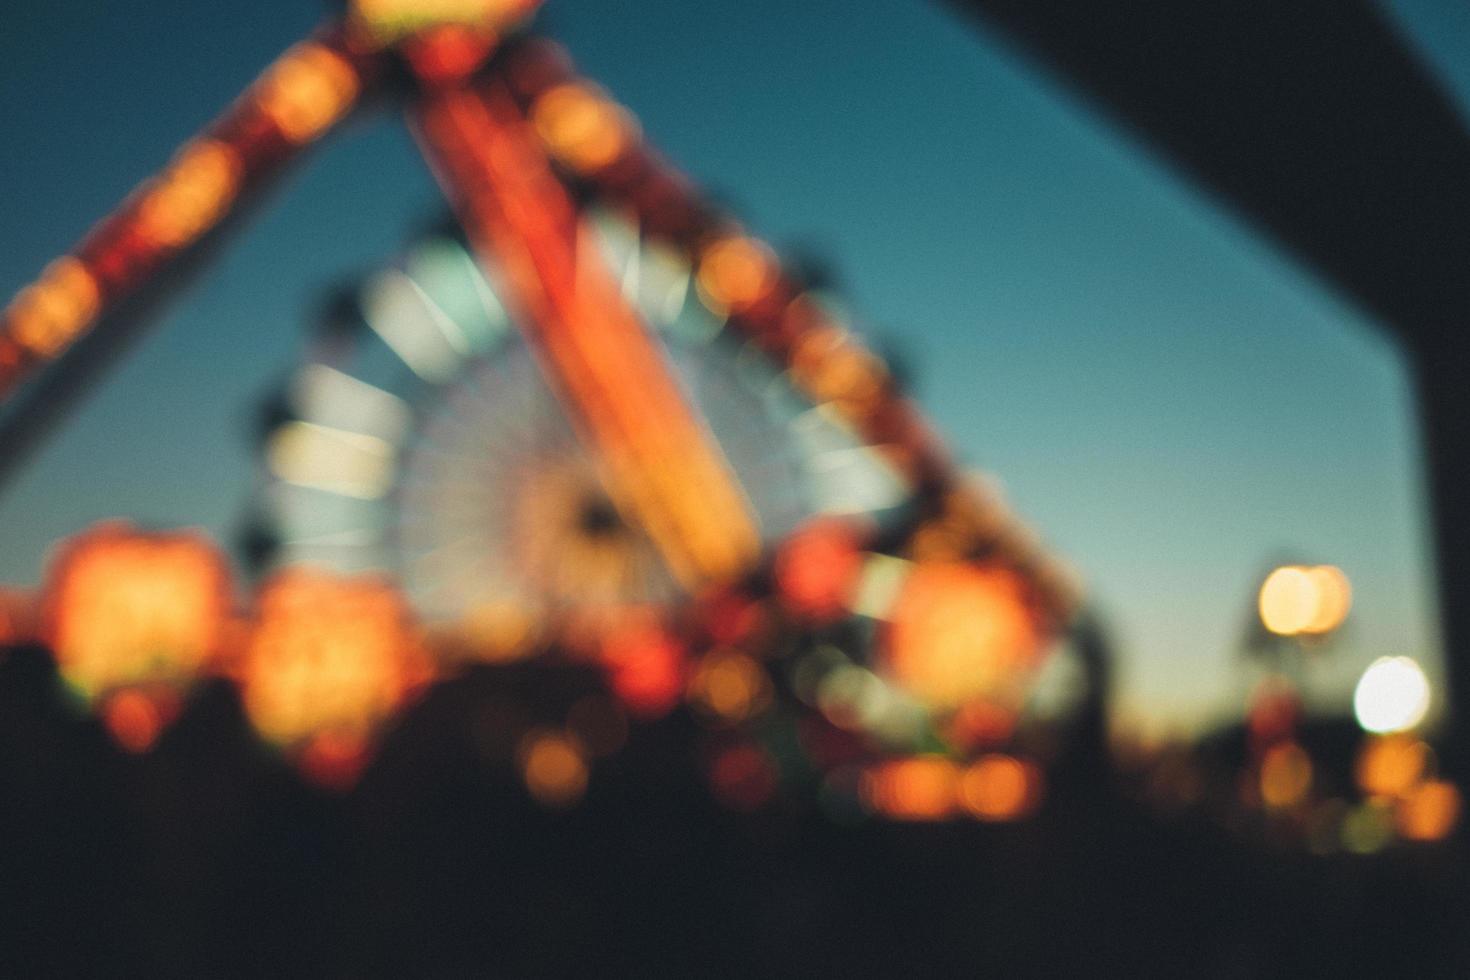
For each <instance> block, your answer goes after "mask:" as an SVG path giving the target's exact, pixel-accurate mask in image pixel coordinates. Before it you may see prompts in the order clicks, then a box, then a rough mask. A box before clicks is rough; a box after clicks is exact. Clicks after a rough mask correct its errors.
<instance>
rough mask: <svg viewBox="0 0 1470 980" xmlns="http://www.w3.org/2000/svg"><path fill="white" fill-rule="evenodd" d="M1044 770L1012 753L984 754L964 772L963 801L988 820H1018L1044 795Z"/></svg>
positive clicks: (961, 789)
mask: <svg viewBox="0 0 1470 980" xmlns="http://www.w3.org/2000/svg"><path fill="white" fill-rule="evenodd" d="M1041 788H1042V776H1041V770H1040V769H1038V768H1037V767H1036V766H1035V765H1033V764H1031V763H1028V762H1023V761H1021V760H1020V759H1017V758H1016V757H1014V756H1011V755H1005V754H1002V753H998V752H997V753H991V754H989V755H984V756H981V757H980V758H979V759H977V760H976V761H975V762H974V763H972V764H971V765H970V766H969V767H968V768H966V769H965V771H964V772H963V773H962V774H961V776H960V779H959V787H958V794H959V797H958V798H959V802H960V805H961V806H963V807H964V808H965V810H966V811H967V812H968V813H970V814H971V815H972V816H974V817H977V818H979V819H981V820H987V821H995V822H999V821H1006V820H1017V819H1020V818H1021V817H1024V816H1026V815H1027V814H1029V813H1030V812H1031V811H1032V810H1034V809H1035V807H1036V806H1037V804H1038V803H1039V802H1040V799H1041Z"/></svg>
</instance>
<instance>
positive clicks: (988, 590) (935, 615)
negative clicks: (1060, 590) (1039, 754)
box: [884, 564, 1041, 709]
mask: <svg viewBox="0 0 1470 980" xmlns="http://www.w3.org/2000/svg"><path fill="white" fill-rule="evenodd" d="M890 618H891V622H890V624H889V628H888V633H887V637H886V640H887V642H886V644H885V647H884V653H885V658H886V662H887V666H888V669H889V671H890V672H891V673H892V675H893V678H894V679H895V680H896V681H897V682H898V684H899V685H901V686H902V687H904V688H905V689H906V690H908V691H909V692H910V693H911V694H913V695H914V696H915V697H916V698H918V699H919V700H920V701H923V702H924V703H925V704H927V705H929V706H930V707H932V708H938V709H951V708H957V707H959V706H960V705H961V704H963V703H964V702H965V701H968V700H970V699H971V698H974V697H979V696H985V695H993V694H996V693H998V692H999V691H1000V690H1001V689H1003V688H1006V687H1008V686H1010V685H1012V684H1013V683H1014V681H1015V680H1016V679H1017V677H1018V676H1019V675H1020V674H1021V673H1022V672H1023V671H1024V669H1025V668H1026V667H1027V666H1028V665H1029V664H1030V663H1031V662H1032V661H1033V660H1034V659H1035V657H1036V655H1037V654H1038V653H1039V651H1040V646H1041V634H1040V630H1039V628H1038V624H1037V622H1036V620H1035V618H1034V617H1033V615H1032V613H1031V611H1030V610H1029V608H1028V607H1027V605H1026V602H1025V587H1024V585H1023V583H1022V582H1021V581H1020V580H1019V578H1018V577H1017V576H1016V575H1015V574H1014V573H1012V572H1010V571H1007V570H1005V569H1002V568H998V567H996V568H983V567H977V566H971V565H960V564H917V565H915V566H914V568H913V571H912V572H911V573H910V574H909V577H908V580H907V581H906V582H905V583H904V586H903V589H902V591H901V592H900V593H899V596H898V601H897V602H896V603H895V605H894V608H893V610H892V611H891V613H890Z"/></svg>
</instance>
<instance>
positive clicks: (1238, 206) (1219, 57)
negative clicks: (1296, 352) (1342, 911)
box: [948, 0, 1470, 776]
mask: <svg viewBox="0 0 1470 980" xmlns="http://www.w3.org/2000/svg"><path fill="white" fill-rule="evenodd" d="M948 2H949V3H950V4H951V5H952V6H954V7H957V8H960V9H963V10H965V11H968V12H971V13H973V14H976V15H978V17H979V18H980V19H982V20H983V21H986V22H988V23H990V24H993V25H995V26H996V27H998V28H1000V30H1001V31H1003V32H1004V33H1005V34H1007V35H1009V36H1010V37H1011V38H1013V39H1014V40H1016V41H1018V42H1019V43H1020V45H1021V46H1022V47H1023V48H1025V49H1026V50H1028V51H1029V52H1030V53H1032V54H1034V55H1035V56H1037V57H1038V59H1039V60H1040V61H1041V62H1042V63H1044V64H1045V65H1046V66H1048V67H1049V68H1051V69H1052V70H1054V71H1056V72H1057V73H1058V74H1059V75H1061V76H1062V77H1063V78H1064V79H1065V80H1067V81H1068V82H1070V83H1071V84H1072V85H1074V86H1075V87H1076V88H1077V89H1078V90H1079V91H1080V92H1081V94H1082V95H1083V96H1084V97H1085V98H1086V99H1088V100H1089V101H1091V102H1093V103H1094V104H1096V105H1098V106H1099V107H1100V108H1101V109H1103V110H1104V111H1105V112H1106V113H1108V114H1110V115H1111V116H1112V117H1114V119H1115V120H1117V121H1119V122H1121V123H1122V124H1123V126H1124V127H1125V128H1126V129H1127V130H1129V131H1130V132H1132V133H1133V134H1135V135H1137V136H1140V137H1141V138H1142V139H1143V140H1144V141H1145V142H1147V143H1148V144H1149V145H1150V147H1152V148H1153V149H1155V150H1157V151H1159V152H1160V153H1161V154H1162V155H1163V156H1165V157H1166V158H1168V159H1169V160H1170V162H1172V163H1174V164H1175V165H1177V166H1178V167H1180V168H1181V169H1182V170H1183V171H1184V172H1185V173H1186V174H1187V175H1188V176H1189V177H1191V178H1192V179H1193V180H1194V181H1195V182H1196V183H1197V184H1198V185H1199V186H1200V187H1201V188H1202V189H1203V190H1205V191H1206V192H1207V193H1209V194H1210V195H1212V196H1214V197H1216V198H1217V199H1219V200H1220V201H1221V202H1223V203H1224V204H1225V205H1226V206H1227V207H1229V208H1230V209H1231V210H1233V211H1235V212H1236V213H1238V214H1239V215H1241V216H1242V217H1244V218H1245V219H1247V220H1248V221H1250V222H1252V223H1253V224H1255V225H1256V226H1257V227H1258V228H1259V229H1261V230H1262V231H1264V232H1265V233H1266V234H1267V235H1268V236H1270V237H1271V238H1273V239H1274V240H1275V241H1276V242H1277V243H1278V244H1280V245H1282V246H1285V248H1286V249H1288V250H1289V251H1290V252H1291V253H1293V254H1294V255H1295V256H1296V257H1297V258H1298V259H1300V260H1301V261H1303V262H1304V263H1305V264H1307V265H1308V266H1310V267H1311V268H1312V269H1313V270H1315V271H1316V272H1317V273H1318V274H1320V275H1322V276H1323V277H1325V278H1326V279H1327V280H1328V281H1329V282H1330V283H1331V284H1333V285H1334V286H1336V287H1337V288H1338V289H1340V290H1342V291H1343V292H1344V293H1345V294H1347V295H1348V296H1350V297H1351V298H1352V299H1354V300H1355V301H1357V302H1358V303H1360V304H1361V305H1362V306H1363V308H1364V309H1366V310H1367V311H1368V312H1370V313H1371V314H1373V315H1374V316H1376V317H1377V318H1378V319H1379V320H1380V322H1382V324H1383V325H1384V326H1385V327H1387V328H1388V329H1389V331H1390V332H1391V333H1392V334H1393V335H1394V336H1395V337H1396V338H1397V339H1398V340H1399V341H1400V342H1401V343H1402V345H1403V347H1404V349H1405V351H1406V352H1407V353H1408V355H1409V358H1410V362H1411V365H1412V371H1413V377H1414V380H1415V382H1416V383H1417V386H1418V394H1419V411H1420V416H1421V422H1422V426H1423V433H1424V436H1425V444H1426V449H1427V453H1428V463H1429V466H1428V476H1429V481H1430V490H1431V494H1430V496H1431V502H1432V508H1433V518H1434V522H1435V523H1434V530H1435V545H1436V551H1437V559H1438V567H1439V589H1440V598H1441V601H1440V614H1441V616H1442V619H1443V626H1444V642H1445V650H1446V656H1447V660H1448V665H1447V666H1448V674H1449V700H1450V703H1451V708H1452V719H1451V724H1452V745H1451V746H1450V749H1451V752H1450V758H1449V759H1447V761H1448V762H1449V763H1450V765H1451V766H1453V767H1454V768H1455V769H1456V770H1457V772H1458V774H1460V775H1462V776H1463V775H1467V774H1470V603H1466V602H1465V601H1464V600H1465V596H1467V595H1470V479H1467V478H1466V474H1467V473H1470V428H1467V426H1466V424H1465V420H1466V419H1467V418H1470V329H1467V327H1470V207H1467V204H1466V202H1467V201H1470V132H1467V126H1466V121H1465V118H1464V116H1463V115H1462V114H1461V113H1460V112H1459V111H1457V110H1456V108H1455V106H1454V105H1453V104H1452V103H1451V102H1450V100H1449V98H1447V96H1446V94H1445V92H1444V89H1443V86H1442V84H1441V83H1440V82H1439V81H1438V80H1437V79H1435V78H1434V77H1432V75H1431V73H1430V72H1429V71H1428V70H1427V69H1426V68H1425V67H1424V65H1423V64H1422V63H1421V61H1420V59H1419V58H1418V57H1417V56H1416V55H1415V54H1414V53H1413V52H1412V51H1411V49H1410V48H1409V46H1408V45H1407V44H1406V42H1405V40H1404V39H1403V37H1402V36H1401V34H1400V31H1399V30H1398V28H1397V27H1396V26H1395V25H1394V24H1393V23H1392V22H1391V21H1390V20H1389V17H1388V15H1387V13H1386V12H1385V11H1384V10H1383V8H1382V6H1381V5H1380V4H1378V3H1375V2H1372V0H1297V2H1293V3H1280V2H1279V0H1236V2H1232V3H1210V2H1203V3H1158V2H1153V0H1092V2H1088V0H948Z"/></svg>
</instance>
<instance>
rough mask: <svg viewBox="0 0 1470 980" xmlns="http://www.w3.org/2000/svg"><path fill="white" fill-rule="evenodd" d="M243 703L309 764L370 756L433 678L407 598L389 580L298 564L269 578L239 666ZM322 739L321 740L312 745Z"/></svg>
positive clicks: (258, 723) (270, 735)
mask: <svg viewBox="0 0 1470 980" xmlns="http://www.w3.org/2000/svg"><path fill="white" fill-rule="evenodd" d="M240 673H241V681H242V687H243V695H244V701H245V709H246V712H247V714H248V715H249V717H250V721H251V723H252V724H254V726H255V727H256V729H257V730H258V731H259V732H260V733H261V735H262V736H263V737H264V738H266V739H267V740H268V741H270V742H272V743H274V744H276V745H279V746H282V747H283V748H286V749H287V750H288V751H293V752H296V753H298V754H300V755H302V756H303V757H304V758H306V759H307V760H310V759H311V758H313V756H314V755H321V754H323V753H326V754H327V755H328V756H333V757H335V756H350V755H351V754H352V747H353V746H356V747H358V754H359V755H362V754H364V753H365V752H366V749H367V746H368V744H369V742H370V739H371V738H372V737H373V735H374V734H375V733H376V731H377V729H378V728H379V727H380V726H381V725H382V724H383V723H384V722H385V721H386V720H387V719H388V718H389V717H390V716H391V715H392V714H393V713H394V712H395V711H397V710H398V709H399V708H401V707H402V706H403V704H404V702H405V701H406V699H407V698H408V696H409V695H410V694H411V693H412V692H413V691H414V690H416V689H417V688H418V687H419V686H421V685H422V684H423V683H425V682H426V681H427V679H428V668H427V664H426V662H425V660H424V658H423V651H422V649H421V647H420V645H419V639H418V637H417V634H416V631H415V629H414V627H413V625H412V623H411V620H410V618H409V614H408V610H407V608H406V607H405V605H404V602H403V599H402V598H401V596H400V595H399V594H398V592H397V591H396V590H394V589H393V588H391V587H390V586H389V585H388V584H387V583H385V582H384V581H382V580H380V579H378V578H375V577H371V576H363V577H359V578H339V577H336V576H332V575H329V574H327V573H325V572H319V571H314V570H310V569H305V568H291V569H287V570H285V571H283V572H279V573H277V574H276V575H274V576H273V577H272V578H270V579H269V580H268V581H267V582H266V583H265V584H264V585H263V586H262V588H261V590H260V592H259V595H258V597H257V599H256V619H255V623H254V628H253V630H252V631H251V635H250V638H249V642H248V645H247V648H246V651H245V656H244V661H243V663H242V664H241V667H240ZM313 743H315V744H313Z"/></svg>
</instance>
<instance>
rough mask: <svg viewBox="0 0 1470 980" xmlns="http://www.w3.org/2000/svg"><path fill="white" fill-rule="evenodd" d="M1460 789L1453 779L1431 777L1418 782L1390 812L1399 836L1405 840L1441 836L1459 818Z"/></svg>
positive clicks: (1445, 835)
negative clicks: (1430, 779)
mask: <svg viewBox="0 0 1470 980" xmlns="http://www.w3.org/2000/svg"><path fill="white" fill-rule="evenodd" d="M1460 808H1461V799H1460V791H1459V790H1458V789H1456V788H1455V785H1454V784H1453V783H1449V782H1444V781H1440V780H1432V781H1429V782H1424V783H1420V784H1419V785H1418V786H1417V787H1415V788H1414V789H1413V790H1411V791H1410V792H1409V793H1408V795H1406V796H1405V797H1404V798H1403V799H1402V800H1400V801H1399V805H1398V807H1397V809H1396V810H1395V813H1394V820H1395V823H1396V824H1397V826H1398V831H1399V834H1400V835H1401V836H1403V837H1404V838H1406V839H1408V840H1418V841H1433V840H1443V839H1444V838H1445V837H1447V836H1449V833H1450V831H1452V830H1454V829H1455V824H1457V823H1458V822H1459V820H1460Z"/></svg>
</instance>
